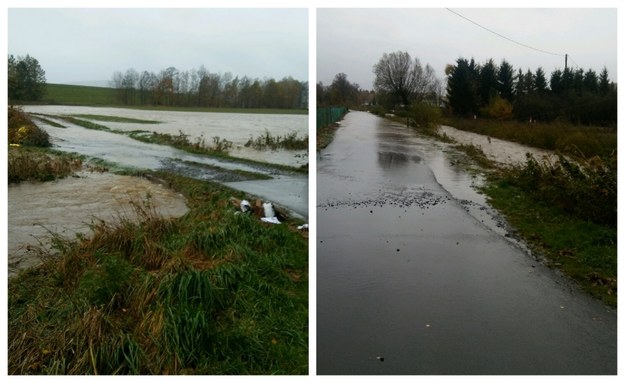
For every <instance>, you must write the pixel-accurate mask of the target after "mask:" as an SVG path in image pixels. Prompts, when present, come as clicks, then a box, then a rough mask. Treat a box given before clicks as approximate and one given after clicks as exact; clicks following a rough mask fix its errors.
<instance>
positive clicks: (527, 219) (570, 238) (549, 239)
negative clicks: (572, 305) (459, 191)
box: [483, 176, 617, 307]
mask: <svg viewBox="0 0 625 383" xmlns="http://www.w3.org/2000/svg"><path fill="white" fill-rule="evenodd" d="M483 191H484V192H485V194H486V195H487V196H488V198H489V201H490V204H491V205H492V206H493V207H495V208H496V209H497V210H498V211H500V212H501V213H502V214H503V215H504V216H505V217H506V220H507V221H508V222H509V223H510V224H511V225H512V226H513V227H514V228H515V229H516V230H517V231H518V234H519V235H520V236H521V238H523V239H524V240H525V241H526V242H527V243H528V244H529V245H530V246H531V248H532V249H533V250H534V251H536V252H537V253H538V254H542V255H544V256H545V257H546V259H547V264H548V265H549V266H551V267H554V268H557V269H559V270H561V271H562V272H563V273H564V274H565V275H567V276H568V277H570V278H572V279H573V280H574V281H576V282H577V283H579V285H580V286H581V287H582V288H583V289H584V290H585V291H587V292H589V293H590V294H591V295H593V296H595V297H597V298H599V299H602V300H603V301H604V302H605V303H607V304H609V305H611V306H614V307H615V306H616V304H617V251H616V250H617V248H616V244H617V230H616V228H613V227H609V226H604V225H599V224H595V223H592V222H590V221H587V220H584V219H580V218H576V217H574V216H571V215H570V214H566V213H564V212H562V211H561V210H559V209H558V208H556V207H554V206H553V204H548V203H545V202H543V201H540V200H536V199H534V198H532V197H531V196H530V195H529V194H528V193H527V192H525V191H523V190H522V189H520V188H518V187H516V186H513V185H511V184H510V183H509V182H507V181H505V180H504V179H501V178H497V177H492V176H491V178H490V181H489V183H488V186H486V187H485V188H484V189H483Z"/></svg>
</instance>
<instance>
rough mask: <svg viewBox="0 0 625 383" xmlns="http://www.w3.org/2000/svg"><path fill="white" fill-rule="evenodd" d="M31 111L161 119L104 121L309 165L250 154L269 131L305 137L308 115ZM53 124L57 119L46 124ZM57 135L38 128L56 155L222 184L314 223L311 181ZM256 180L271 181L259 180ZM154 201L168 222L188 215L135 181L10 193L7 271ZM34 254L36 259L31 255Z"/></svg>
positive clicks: (117, 139)
mask: <svg viewBox="0 0 625 383" xmlns="http://www.w3.org/2000/svg"><path fill="white" fill-rule="evenodd" d="M24 109H25V111H27V112H31V113H42V114H46V115H47V116H58V115H66V114H94V115H105V116H116V117H127V118H133V119H142V120H156V121H160V122H161V123H159V124H137V123H116V122H108V121H107V122H100V121H94V122H96V123H98V124H101V125H104V126H107V127H108V128H110V129H117V130H123V131H130V130H137V129H141V130H152V131H157V132H159V133H167V134H172V135H178V134H179V132H181V131H182V132H183V133H184V134H187V135H189V140H190V141H192V142H193V141H194V140H195V139H196V138H199V137H202V136H203V137H205V138H206V141H207V142H208V143H211V142H212V140H211V137H213V136H219V137H221V138H222V139H227V140H229V141H232V142H233V143H234V149H233V150H232V152H231V154H232V155H233V156H238V157H245V158H249V159H253V160H256V161H261V162H267V163H270V164H272V163H273V164H276V163H277V164H284V165H289V166H300V165H302V164H307V163H308V156H307V155H305V153H306V152H305V151H286V150H277V151H271V150H267V151H263V150H254V149H248V148H244V147H243V145H244V143H245V142H246V141H247V139H249V137H250V136H254V137H256V136H258V135H261V134H263V133H264V131H265V130H269V131H270V132H271V134H272V135H274V136H277V135H285V134H288V133H290V132H292V131H296V132H298V135H301V136H303V135H307V134H308V130H307V126H308V117H307V116H304V115H298V116H292V115H264V114H233V113H193V112H153V111H140V110H130V109H117V108H89V107H68V106H28V107H25V108H24ZM48 118H52V119H54V117H48ZM59 122H61V123H62V124H63V125H64V126H65V127H64V128H59V127H54V126H52V125H48V124H46V123H43V122H39V121H38V122H37V123H38V125H39V126H40V127H41V128H43V129H44V130H46V131H47V132H48V134H49V135H50V138H51V141H52V144H53V148H54V149H57V150H61V151H66V152H73V153H79V154H83V155H86V156H88V157H90V158H97V159H101V160H104V161H106V162H107V163H110V164H115V165H116V166H119V167H122V168H134V169H147V170H167V171H172V172H176V173H179V174H182V175H185V176H188V177H192V178H197V179H201V180H211V181H215V182H220V183H222V184H225V185H227V186H229V187H231V188H233V189H238V190H242V191H245V192H247V193H249V194H251V195H252V196H255V197H258V198H261V199H263V200H265V201H270V202H273V203H274V204H275V205H276V206H279V207H282V208H285V209H287V210H289V211H290V212H291V213H292V214H293V215H294V216H297V217H300V218H305V217H307V216H308V177H307V175H306V174H302V173H296V172H292V171H288V170H280V169H276V168H275V167H272V166H269V165H267V166H265V165H263V164H250V163H245V162H240V161H234V160H229V159H222V158H213V157H206V156H202V155H194V154H190V153H187V152H185V151H182V150H178V149H175V148H172V147H170V146H167V145H156V144H149V143H144V142H140V141H137V140H135V139H132V138H130V137H128V136H127V135H124V134H118V133H113V132H110V131H104V130H94V129H86V128H84V127H81V126H78V125H75V124H71V123H68V122H66V121H60V120H59ZM251 174H257V175H261V176H264V177H265V178H269V179H260V180H258V179H255V178H254V177H253V176H252V175H251ZM147 193H149V194H150V195H151V203H152V204H153V205H154V206H155V207H157V209H158V211H159V212H160V213H161V214H163V215H165V216H179V215H182V214H184V213H185V212H186V206H185V205H184V199H183V198H182V197H181V196H179V195H177V194H175V193H173V192H172V191H171V190H168V189H166V188H164V187H162V186H161V185H158V184H154V183H152V182H150V181H147V180H144V179H140V178H137V177H122V176H117V175H113V174H106V173H105V174H87V173H83V174H81V176H80V177H79V178H68V179H65V180H60V181H56V182H48V183H36V184H35V183H23V184H20V185H11V186H10V187H9V193H8V194H9V195H8V200H9V203H8V206H9V267H10V270H11V272H10V274H11V275H12V274H13V273H14V271H15V270H17V269H19V268H24V267H27V266H29V265H32V264H34V263H36V262H37V260H36V259H35V258H33V256H32V254H29V251H28V249H29V247H31V246H34V245H38V244H39V242H42V243H43V244H44V245H46V246H47V245H48V244H47V242H49V237H50V235H49V233H50V232H51V233H58V234H62V235H63V236H67V237H73V236H75V235H76V233H87V232H88V230H89V223H90V222H91V221H92V219H95V218H97V219H104V220H111V219H116V218H117V217H118V215H119V214H132V209H131V205H130V201H136V202H140V201H141V200H142V199H143V198H145V195H146V194H147ZM31 253H32V252H31Z"/></svg>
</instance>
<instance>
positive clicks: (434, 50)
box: [317, 8, 617, 89]
mask: <svg viewBox="0 0 625 383" xmlns="http://www.w3.org/2000/svg"><path fill="white" fill-rule="evenodd" d="M452 10H454V11H456V12H458V13H460V14H462V15H463V16H465V17H467V18H469V19H471V20H472V21H474V22H476V23H478V24H480V25H482V26H484V27H486V28H488V29H491V30H493V31H495V32H497V33H499V34H501V35H503V36H505V37H507V38H509V39H512V40H516V41H518V42H519V43H522V44H525V45H529V46H531V47H534V48H536V49H540V50H543V51H548V52H551V53H556V54H559V55H552V54H545V53H541V52H538V51H536V50H532V49H528V48H525V47H522V46H520V45H517V44H515V43H512V42H510V41H508V40H506V39H504V38H501V37H499V36H497V35H495V34H493V33H491V32H488V31H486V30H484V29H482V28H480V27H478V26H476V25H475V24H473V23H471V22H469V21H467V20H465V19H463V18H461V17H459V16H457V15H456V14H454V13H452V12H450V11H448V10H446V9H444V8H430V9H318V10H317V82H319V81H321V82H323V83H324V84H325V85H329V84H331V83H332V79H333V78H334V76H335V75H336V74H337V73H341V72H342V73H345V74H347V79H348V80H349V81H350V82H352V83H357V84H359V85H360V87H361V88H363V89H372V88H373V85H372V84H373V80H374V75H373V72H372V67H373V65H374V64H375V63H377V62H378V61H379V59H380V58H381V57H382V54H383V53H391V52H395V51H405V52H408V53H409V54H410V55H411V56H412V57H413V58H415V57H416V58H419V60H420V61H421V64H422V65H423V66H425V65H426V64H428V63H429V64H430V65H431V66H432V67H433V68H434V70H435V71H436V74H437V76H438V77H440V78H443V77H444V76H445V72H444V70H445V66H446V64H454V63H455V61H456V60H457V59H458V58H459V57H464V58H467V59H471V58H474V59H475V61H476V62H478V63H484V62H486V61H487V60H488V59H490V58H492V59H493V60H494V61H495V63H496V64H500V63H501V61H502V59H506V61H508V63H510V64H511V65H512V66H513V67H514V69H515V71H518V69H519V68H522V69H523V71H524V72H525V71H527V69H531V70H532V72H534V71H535V70H536V69H537V68H538V67H542V68H543V70H544V71H545V73H546V74H547V79H549V77H550V75H551V72H552V71H554V70H555V69H558V68H560V69H564V56H563V55H564V54H565V53H568V54H569V55H570V59H569V61H568V65H569V67H572V68H576V67H577V66H579V67H581V68H583V69H585V70H588V69H593V70H594V71H596V72H600V71H601V70H602V69H603V67H604V66H605V67H606V68H607V69H608V73H609V76H610V79H611V80H612V81H617V27H616V25H617V16H616V9H485V8H481V9H480V8H472V9H459V8H452ZM560 55H562V56H560Z"/></svg>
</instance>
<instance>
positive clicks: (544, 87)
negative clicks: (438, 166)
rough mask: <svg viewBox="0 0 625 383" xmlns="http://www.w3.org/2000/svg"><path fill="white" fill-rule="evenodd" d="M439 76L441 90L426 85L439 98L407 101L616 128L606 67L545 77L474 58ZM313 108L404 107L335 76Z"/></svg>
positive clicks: (320, 89) (613, 88) (474, 113)
mask: <svg viewBox="0 0 625 383" xmlns="http://www.w3.org/2000/svg"><path fill="white" fill-rule="evenodd" d="M398 53H399V52H398ZM416 62H417V63H418V60H417V61H416ZM378 65H379V64H378ZM445 75H446V78H445V79H446V87H442V86H441V87H437V86H433V87H431V88H432V89H437V91H436V93H438V92H440V94H438V95H433V94H431V93H432V91H431V90H429V91H428V92H429V93H428V94H419V92H411V93H410V94H411V99H410V100H408V103H409V104H410V103H415V102H421V103H428V104H430V105H434V106H440V107H441V108H443V109H444V111H445V112H446V113H447V114H448V115H454V116H458V117H465V118H476V117H486V118H493V119H501V120H513V119H516V120H519V121H530V120H531V121H542V122H550V121H554V120H562V121H568V122H571V123H574V124H582V125H600V126H616V122H617V85H616V84H615V83H614V82H611V81H610V79H609V74H608V71H607V69H606V68H604V69H603V70H602V71H601V72H600V73H597V72H595V71H594V70H592V69H589V70H584V69H582V68H576V69H571V68H565V69H564V70H561V69H556V70H554V71H553V72H552V73H551V76H550V78H549V79H547V76H546V74H545V72H544V71H543V69H542V68H540V67H539V68H538V69H536V71H534V72H532V71H531V70H529V69H528V70H527V71H523V70H522V69H518V70H515V69H514V67H513V66H512V65H511V64H510V63H508V62H507V61H506V60H503V61H502V62H501V64H500V65H496V64H495V63H494V61H493V60H492V59H490V60H488V61H486V62H485V63H483V64H477V63H476V62H475V60H474V59H471V60H467V59H464V58H458V59H457V60H456V62H455V64H454V65H452V64H449V65H447V67H446V68H445ZM399 77H401V76H399ZM430 82H432V80H431V79H430ZM436 82H437V81H434V83H436ZM317 104H318V105H319V106H337V105H341V106H347V107H351V108H363V107H383V108H385V109H387V110H392V109H397V108H401V107H402V106H404V107H409V106H410V105H406V101H405V100H402V98H401V97H399V96H398V95H396V94H392V93H391V92H388V91H384V90H382V89H375V90H374V91H369V90H365V89H361V88H360V87H359V85H358V84H356V83H350V82H349V81H348V80H347V75H346V74H344V73H339V74H337V75H336V76H335V77H334V79H333V81H332V84H330V85H324V84H323V83H321V82H319V83H317Z"/></svg>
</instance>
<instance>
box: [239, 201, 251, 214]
mask: <svg viewBox="0 0 625 383" xmlns="http://www.w3.org/2000/svg"><path fill="white" fill-rule="evenodd" d="M251 208H252V207H251V206H250V202H249V201H248V200H245V199H244V200H243V201H241V211H242V212H243V213H247V212H248V211H250V209H251Z"/></svg>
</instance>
